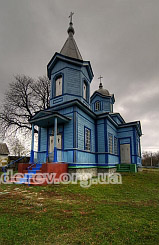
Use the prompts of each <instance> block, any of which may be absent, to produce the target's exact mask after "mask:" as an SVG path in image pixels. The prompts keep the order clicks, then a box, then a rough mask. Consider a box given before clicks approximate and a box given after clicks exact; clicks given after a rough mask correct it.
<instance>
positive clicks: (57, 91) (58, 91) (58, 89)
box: [55, 76, 62, 96]
mask: <svg viewBox="0 0 159 245" xmlns="http://www.w3.org/2000/svg"><path fill="white" fill-rule="evenodd" d="M59 95H62V76H60V77H58V78H56V80H55V96H59Z"/></svg>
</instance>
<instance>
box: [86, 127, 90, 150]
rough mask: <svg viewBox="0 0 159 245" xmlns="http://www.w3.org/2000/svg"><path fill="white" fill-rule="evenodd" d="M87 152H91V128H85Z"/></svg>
mask: <svg viewBox="0 0 159 245" xmlns="http://www.w3.org/2000/svg"><path fill="white" fill-rule="evenodd" d="M85 150H86V151H90V150H91V130H90V129H89V128H85Z"/></svg>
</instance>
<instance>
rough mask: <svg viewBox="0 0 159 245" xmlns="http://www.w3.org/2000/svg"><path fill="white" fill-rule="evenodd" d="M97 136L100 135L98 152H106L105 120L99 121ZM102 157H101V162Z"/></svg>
mask: <svg viewBox="0 0 159 245" xmlns="http://www.w3.org/2000/svg"><path fill="white" fill-rule="evenodd" d="M97 134H98V152H105V135H104V120H103V119H101V120H98V122H97ZM100 159H101V156H99V162H100Z"/></svg>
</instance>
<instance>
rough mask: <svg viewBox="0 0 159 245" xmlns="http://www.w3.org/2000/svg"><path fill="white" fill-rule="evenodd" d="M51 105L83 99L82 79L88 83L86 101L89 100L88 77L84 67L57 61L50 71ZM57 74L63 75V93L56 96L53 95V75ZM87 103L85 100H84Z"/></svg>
mask: <svg viewBox="0 0 159 245" xmlns="http://www.w3.org/2000/svg"><path fill="white" fill-rule="evenodd" d="M51 74H52V75H51V81H52V82H51V91H52V92H51V101H50V105H51V106H56V105H57V104H61V103H64V102H66V101H70V100H73V99H75V98H76V99H79V100H80V101H81V102H84V101H83V80H84V79H85V80H86V81H87V83H88V103H89V102H90V101H89V100H90V82H91V81H90V79H89V76H88V72H87V69H86V67H80V66H76V65H73V64H68V63H66V62H63V61H58V62H57V64H56V65H55V66H54V68H53V70H52V73H51ZM58 74H62V76H63V93H62V95H60V96H58V97H53V95H54V91H53V90H54V87H55V84H54V83H55V77H56V76H57V75H58ZM86 104H87V102H86Z"/></svg>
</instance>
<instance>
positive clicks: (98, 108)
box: [95, 101, 100, 111]
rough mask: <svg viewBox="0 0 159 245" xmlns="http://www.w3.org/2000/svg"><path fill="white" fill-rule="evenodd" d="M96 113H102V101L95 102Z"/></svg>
mask: <svg viewBox="0 0 159 245" xmlns="http://www.w3.org/2000/svg"><path fill="white" fill-rule="evenodd" d="M95 111H100V101H96V102H95Z"/></svg>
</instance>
